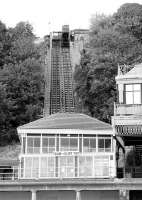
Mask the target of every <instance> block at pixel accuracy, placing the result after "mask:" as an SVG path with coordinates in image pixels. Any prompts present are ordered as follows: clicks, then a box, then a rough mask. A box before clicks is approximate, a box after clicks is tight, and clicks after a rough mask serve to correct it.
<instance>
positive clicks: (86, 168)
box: [78, 155, 93, 177]
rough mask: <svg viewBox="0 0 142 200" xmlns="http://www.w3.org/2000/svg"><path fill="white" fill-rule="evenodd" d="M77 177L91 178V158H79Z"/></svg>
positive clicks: (84, 156) (85, 156)
mask: <svg viewBox="0 0 142 200" xmlns="http://www.w3.org/2000/svg"><path fill="white" fill-rule="evenodd" d="M78 170H79V171H78V176H79V177H93V156H88V155H80V156H79V168H78Z"/></svg>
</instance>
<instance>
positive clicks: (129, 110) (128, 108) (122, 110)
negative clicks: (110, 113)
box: [114, 104, 142, 116]
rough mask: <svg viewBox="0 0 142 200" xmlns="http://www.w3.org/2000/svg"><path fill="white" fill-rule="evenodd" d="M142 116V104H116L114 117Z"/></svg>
mask: <svg viewBox="0 0 142 200" xmlns="http://www.w3.org/2000/svg"><path fill="white" fill-rule="evenodd" d="M139 114H142V104H114V116H116V115H139Z"/></svg>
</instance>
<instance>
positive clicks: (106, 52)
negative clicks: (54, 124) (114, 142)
mask: <svg viewBox="0 0 142 200" xmlns="http://www.w3.org/2000/svg"><path fill="white" fill-rule="evenodd" d="M141 39H142V5H140V4H124V5H122V6H121V7H120V8H119V9H118V11H117V12H116V13H115V14H114V15H112V16H104V15H100V16H99V15H95V16H93V17H92V19H91V26H90V43H89V45H87V48H86V53H85V54H82V59H81V64H80V66H76V69H75V74H74V78H75V83H76V84H75V92H76V96H77V98H76V99H77V101H78V103H77V105H78V109H79V110H83V111H84V112H86V113H88V114H90V115H91V116H93V117H97V118H98V119H101V120H103V121H106V122H110V121H111V116H112V115H113V104H114V101H116V98H117V97H116V96H117V92H116V84H115V76H116V75H117V66H118V64H129V65H131V64H135V63H140V62H142V53H141V52H142V42H141V41H142V40H141ZM86 59H87V61H86Z"/></svg>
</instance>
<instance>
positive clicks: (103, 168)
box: [94, 156, 109, 178]
mask: <svg viewBox="0 0 142 200" xmlns="http://www.w3.org/2000/svg"><path fill="white" fill-rule="evenodd" d="M94 177H96V178H101V177H109V156H94Z"/></svg>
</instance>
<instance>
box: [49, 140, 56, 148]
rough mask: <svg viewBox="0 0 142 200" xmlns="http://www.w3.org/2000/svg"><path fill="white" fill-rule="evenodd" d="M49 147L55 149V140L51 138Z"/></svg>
mask: <svg viewBox="0 0 142 200" xmlns="http://www.w3.org/2000/svg"><path fill="white" fill-rule="evenodd" d="M49 146H50V147H54V146H55V138H49Z"/></svg>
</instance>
